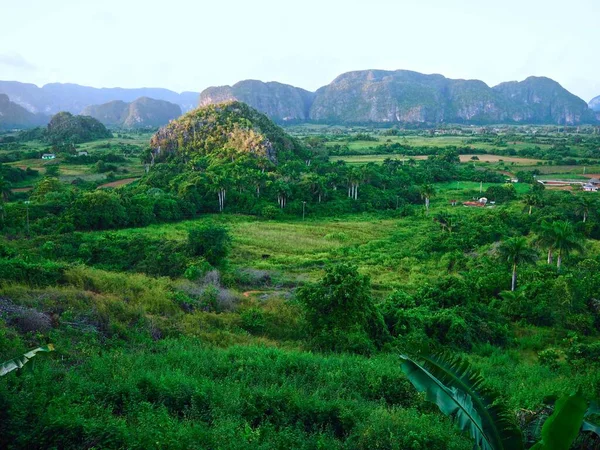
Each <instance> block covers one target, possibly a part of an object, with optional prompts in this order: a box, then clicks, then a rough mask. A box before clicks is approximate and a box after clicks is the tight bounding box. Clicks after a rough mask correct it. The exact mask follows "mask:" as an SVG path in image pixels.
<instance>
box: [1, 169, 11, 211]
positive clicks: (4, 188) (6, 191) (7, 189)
mask: <svg viewBox="0 0 600 450" xmlns="http://www.w3.org/2000/svg"><path fill="white" fill-rule="evenodd" d="M11 193H12V190H11V184H10V182H8V181H7V180H5V179H4V177H0V219H2V220H4V203H6V202H7V201H8V199H9V197H10V194H11Z"/></svg>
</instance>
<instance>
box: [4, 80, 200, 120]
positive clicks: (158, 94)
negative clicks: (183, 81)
mask: <svg viewBox="0 0 600 450" xmlns="http://www.w3.org/2000/svg"><path fill="white" fill-rule="evenodd" d="M0 93H2V94H6V95H8V96H9V97H10V100H11V101H13V102H15V103H17V104H19V105H21V106H22V107H24V108H25V109H27V110H28V111H29V112H32V113H36V114H45V115H49V116H51V115H53V114H56V113H57V112H60V111H68V112H70V113H72V114H81V112H83V110H84V108H85V107H86V106H90V105H100V104H103V103H108V102H111V101H114V100H121V101H123V102H132V101H134V100H136V99H138V98H140V97H149V98H153V99H156V100H165V101H168V102H171V103H175V104H176V105H179V106H180V107H181V109H182V111H189V110H190V109H194V108H196V107H197V106H198V95H199V93H198V92H182V93H181V94H178V93H177V92H173V91H170V90H168V89H162V88H139V89H123V88H94V87H88V86H80V85H78V84H68V83H67V84H62V83H52V84H46V85H44V86H42V87H41V88H40V87H37V86H36V85H35V84H28V83H19V82H17V81H0Z"/></svg>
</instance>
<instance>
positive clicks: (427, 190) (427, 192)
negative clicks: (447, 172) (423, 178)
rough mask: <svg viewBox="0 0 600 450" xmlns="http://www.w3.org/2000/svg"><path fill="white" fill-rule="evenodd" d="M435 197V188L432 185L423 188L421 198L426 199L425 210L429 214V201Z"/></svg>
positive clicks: (425, 185)
mask: <svg viewBox="0 0 600 450" xmlns="http://www.w3.org/2000/svg"><path fill="white" fill-rule="evenodd" d="M433 196H435V188H434V187H433V185H431V184H424V185H423V186H421V198H422V199H425V210H426V211H427V213H429V199H431V197H433Z"/></svg>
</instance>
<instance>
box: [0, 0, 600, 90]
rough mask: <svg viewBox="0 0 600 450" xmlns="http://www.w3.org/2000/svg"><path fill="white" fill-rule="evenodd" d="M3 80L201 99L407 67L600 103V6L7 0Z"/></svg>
mask: <svg viewBox="0 0 600 450" xmlns="http://www.w3.org/2000/svg"><path fill="white" fill-rule="evenodd" d="M0 17H1V18H2V20H1V23H2V25H1V26H0V80H17V81H24V82H31V83H35V84H38V85H42V84H45V83H49V82H56V81H58V82H72V83H78V84H84V85H89V86H96V87H114V86H120V87H166V88H169V89H173V90H176V91H183V90H191V91H201V90H202V89H204V88H206V87H208V86H211V85H223V84H232V83H235V82H236V81H239V80H242V79H247V78H253V79H260V80H263V81H272V80H276V81H280V82H283V83H289V84H292V85H295V86H299V87H303V88H305V89H311V90H313V89H316V88H318V87H320V86H322V85H324V84H327V83H329V82H330V81H331V80H332V79H333V78H335V77H336V76H337V75H339V74H340V73H342V72H346V71H349V70H358V69H376V68H377V69H410V70H416V71H419V72H424V73H441V74H443V75H445V76H447V77H451V78H477V79H481V80H483V81H485V82H486V83H488V84H489V85H491V86H493V85H495V84H497V83H499V82H501V81H509V80H522V79H524V78H526V77H527V76H529V75H545V76H548V77H550V78H553V79H555V80H556V81H558V82H559V83H561V84H562V85H563V86H564V87H566V88H567V89H569V90H570V91H571V92H573V93H575V94H577V95H579V96H580V97H582V98H583V99H584V100H586V101H589V100H590V99H591V98H592V97H594V96H596V95H600V58H599V57H598V55H599V53H600V26H599V23H600V22H599V20H598V19H599V18H600V1H599V0H570V1H568V2H564V1H556V0H411V1H406V0H405V1H402V0H395V1H385V0H367V1H364V0H363V1H356V0H345V1H337V0H304V1H300V2H291V1H285V0H278V1H275V0H253V1H237V0H236V1H227V0H220V1H219V0H213V1H202V0H198V1H192V0H167V1H164V0H163V1H160V2H159V1H154V0H145V1H139V0H101V1H97V2H88V1H85V0H52V1H50V0H18V1H17V0H0Z"/></svg>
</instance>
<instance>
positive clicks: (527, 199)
mask: <svg viewBox="0 0 600 450" xmlns="http://www.w3.org/2000/svg"><path fill="white" fill-rule="evenodd" d="M523 201H524V203H525V209H526V210H527V209H528V210H529V215H531V211H532V210H533V207H534V206H540V205H541V204H542V199H541V198H540V196H539V195H536V194H525V196H524V197H523Z"/></svg>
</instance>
